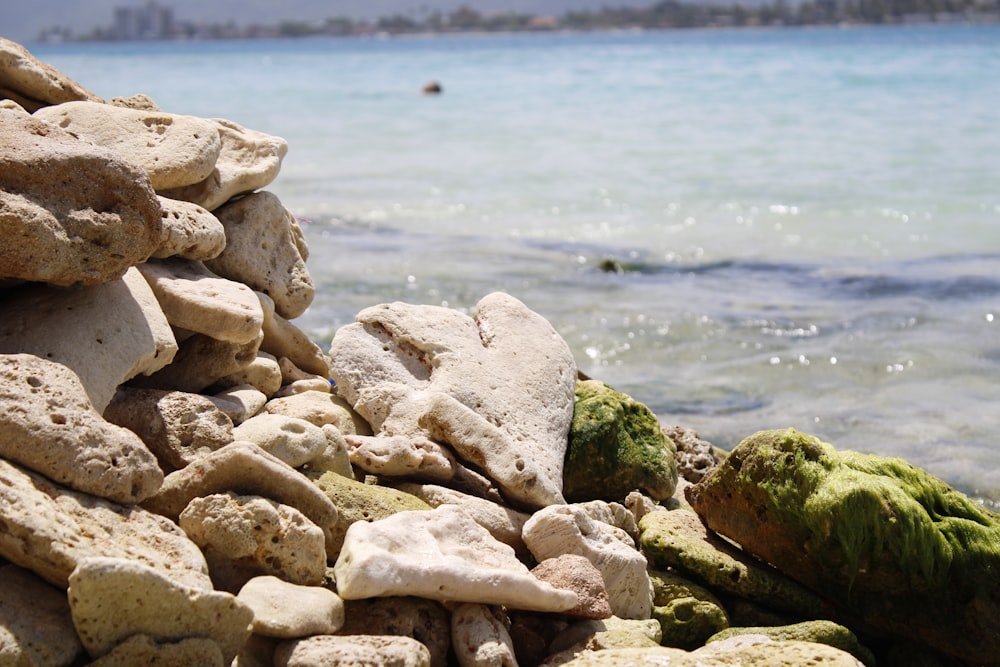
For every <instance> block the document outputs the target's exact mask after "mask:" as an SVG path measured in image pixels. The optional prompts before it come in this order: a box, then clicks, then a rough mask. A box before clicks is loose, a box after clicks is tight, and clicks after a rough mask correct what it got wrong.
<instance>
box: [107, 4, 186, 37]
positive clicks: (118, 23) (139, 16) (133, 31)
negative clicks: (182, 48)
mask: <svg viewBox="0 0 1000 667" xmlns="http://www.w3.org/2000/svg"><path fill="white" fill-rule="evenodd" d="M174 34H175V25H174V10H173V9H172V8H170V7H162V6H160V5H158V4H156V3H155V2H149V3H148V4H146V5H145V6H142V7H116V8H115V22H114V26H113V28H112V38H113V39H117V40H137V39H169V38H171V37H173V36H174Z"/></svg>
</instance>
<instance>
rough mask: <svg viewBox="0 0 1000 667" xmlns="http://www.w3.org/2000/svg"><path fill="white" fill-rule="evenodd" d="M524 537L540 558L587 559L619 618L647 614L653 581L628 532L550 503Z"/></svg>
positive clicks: (571, 507) (575, 509)
mask: <svg viewBox="0 0 1000 667" xmlns="http://www.w3.org/2000/svg"><path fill="white" fill-rule="evenodd" d="M522 536H523V537H524V543H525V544H527V545H528V548H529V549H530V550H531V553H532V554H534V556H535V558H536V559H538V560H539V561H544V560H545V559H546V558H555V557H556V556H559V555H562V554H576V555H578V556H583V557H585V558H586V559H587V560H589V561H590V562H591V563H592V564H593V565H594V567H596V568H597V569H598V570H599V571H600V572H601V576H602V577H603V578H604V585H605V587H606V589H607V591H608V599H609V601H610V603H611V610H612V611H613V612H614V614H615V616H618V617H619V618H625V619H647V618H649V616H650V613H651V612H652V605H653V585H652V583H651V582H650V580H649V575H648V574H647V573H646V558H645V557H644V556H643V555H642V554H641V553H639V551H637V550H636V549H635V546H634V543H633V542H632V538H630V537H629V536H628V534H627V533H626V532H625V531H623V530H621V529H620V528H615V527H614V526H611V525H608V524H606V523H603V522H601V521H594V520H593V519H591V518H590V516H589V515H588V514H587V513H586V512H585V511H584V510H582V509H580V508H579V507H576V506H574V505H552V506H549V507H546V508H544V509H541V510H539V511H537V512H535V513H534V514H533V515H532V517H531V518H530V519H529V520H528V522H527V523H525V524H524V531H523V535H522Z"/></svg>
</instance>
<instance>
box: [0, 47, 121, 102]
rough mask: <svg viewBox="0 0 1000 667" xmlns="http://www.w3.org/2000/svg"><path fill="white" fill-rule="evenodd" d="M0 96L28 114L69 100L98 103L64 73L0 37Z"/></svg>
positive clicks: (98, 100)
mask: <svg viewBox="0 0 1000 667" xmlns="http://www.w3.org/2000/svg"><path fill="white" fill-rule="evenodd" d="M0 97H10V98H11V99H13V100H15V101H16V102H17V103H18V104H20V105H21V106H23V107H24V108H25V109H28V110H29V111H34V110H35V109H38V108H40V107H43V106H45V105H47V104H59V103H60V102H69V101H70V100H93V101H95V102H100V101H101V98H99V97H98V96H97V95H95V94H94V93H92V92H90V91H89V90H87V89H86V88H84V87H83V86H81V85H80V84H78V83H77V82H75V81H73V80H72V79H70V78H69V77H68V76H66V75H65V74H62V73H61V72H59V71H58V70H57V69H55V68H54V67H52V66H51V65H48V64H46V63H43V62H41V61H40V60H38V59H37V58H36V57H35V56H33V55H31V53H30V52H29V51H28V50H27V49H25V48H24V47H23V46H21V45H20V44H18V43H16V42H12V41H10V40H9V39H4V38H2V37H0Z"/></svg>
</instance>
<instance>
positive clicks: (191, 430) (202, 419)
mask: <svg viewBox="0 0 1000 667" xmlns="http://www.w3.org/2000/svg"><path fill="white" fill-rule="evenodd" d="M104 418H105V419H107V420H108V421H109V422H111V423H112V424H117V425H118V426H124V427H125V428H127V429H128V430H130V431H132V432H133V433H135V434H136V435H138V436H139V437H140V438H142V441H143V442H144V443H146V446H147V447H149V449H150V451H151V452H153V454H155V455H156V458H157V459H158V460H159V462H160V465H161V466H162V467H163V468H164V469H167V470H175V469H177V468H183V467H184V466H186V465H187V464H189V463H191V462H192V461H196V460H197V459H199V458H201V457H202V456H205V455H206V454H209V453H210V452H214V451H215V450H216V449H219V448H220V447H223V446H225V445H228V444H229V443H230V442H232V441H233V422H232V420H231V419H230V418H229V417H228V416H227V415H226V414H225V413H224V412H223V411H222V410H220V409H219V408H218V406H216V405H215V403H213V402H212V401H211V400H209V399H208V397H206V396H202V395H201V394H191V393H187V392H183V391H165V390H162V389H137V388H134V387H121V388H119V389H118V392H117V393H116V394H115V396H114V398H113V399H112V400H111V403H110V404H109V405H108V407H107V408H106V409H105V410H104Z"/></svg>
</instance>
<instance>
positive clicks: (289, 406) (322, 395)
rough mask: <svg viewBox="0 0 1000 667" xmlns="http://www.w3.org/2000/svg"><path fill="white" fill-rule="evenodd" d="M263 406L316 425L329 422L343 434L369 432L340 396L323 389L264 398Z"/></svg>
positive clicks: (369, 428) (272, 412)
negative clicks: (264, 403) (272, 398)
mask: <svg viewBox="0 0 1000 667" xmlns="http://www.w3.org/2000/svg"><path fill="white" fill-rule="evenodd" d="M264 410H265V411H267V412H270V413H271V414H275V415H287V416H289V417H298V418H299V419H305V420H306V421H307V422H311V423H313V424H316V426H326V425H327V424H330V425H332V426H335V427H337V430H338V431H340V432H341V433H343V434H344V435H371V433H372V431H371V427H370V426H369V425H368V423H367V422H366V421H365V420H364V419H363V418H362V417H361V415H359V414H358V413H356V412H355V411H354V410H353V409H352V408H351V406H350V405H349V404H348V403H347V401H345V400H344V399H343V398H341V397H340V396H335V395H333V394H331V393H329V392H324V391H306V392H303V393H301V394H295V395H294V396H285V397H283V398H276V399H274V400H271V401H268V402H267V405H265V406H264Z"/></svg>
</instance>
